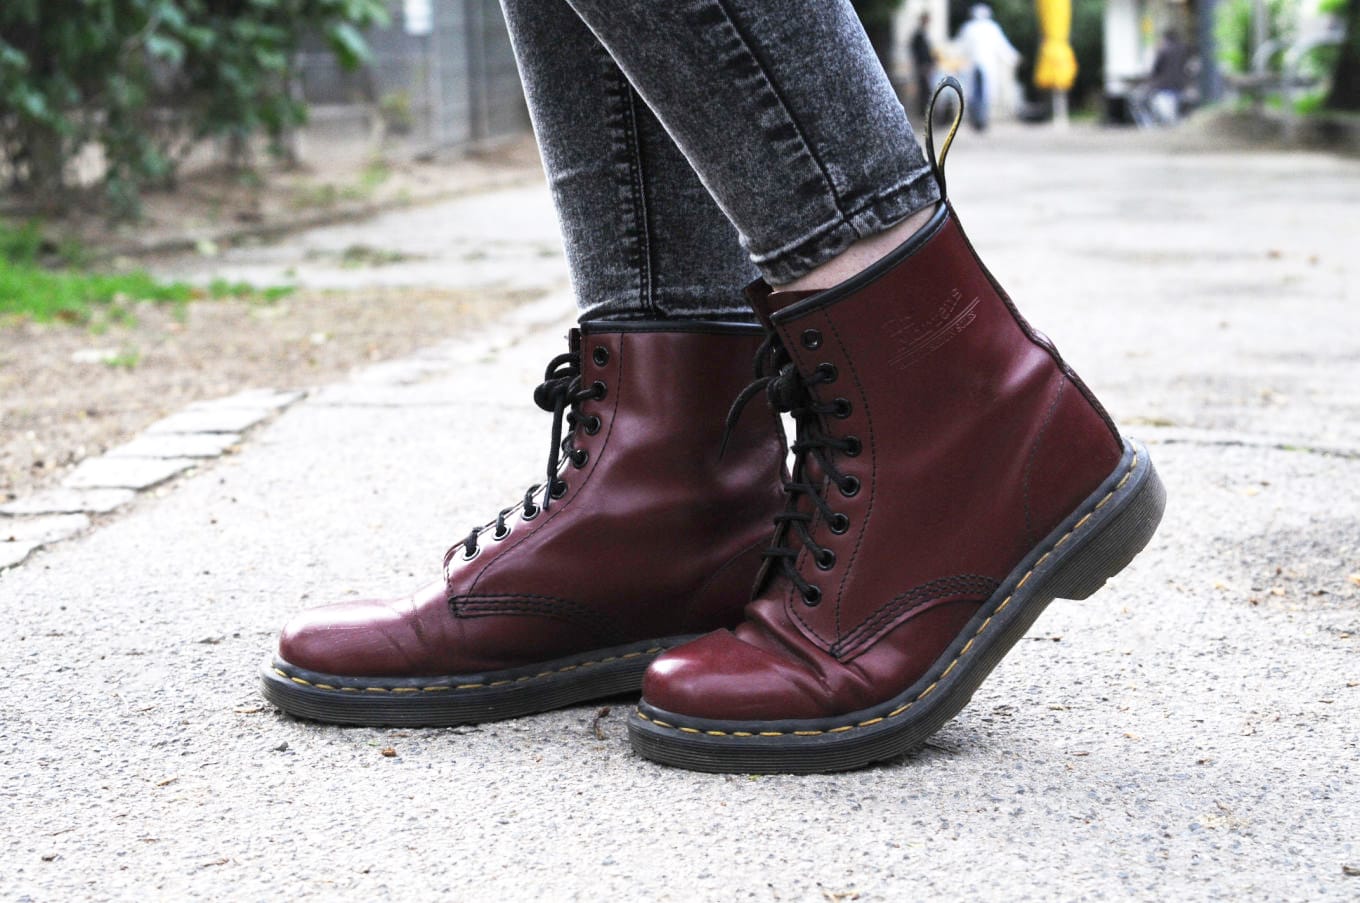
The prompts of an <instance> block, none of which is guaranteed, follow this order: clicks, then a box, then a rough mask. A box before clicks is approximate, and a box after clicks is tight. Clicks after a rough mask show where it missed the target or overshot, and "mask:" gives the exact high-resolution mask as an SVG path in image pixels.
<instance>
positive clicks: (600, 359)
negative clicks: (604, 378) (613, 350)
mask: <svg viewBox="0 0 1360 903" xmlns="http://www.w3.org/2000/svg"><path fill="white" fill-rule="evenodd" d="M590 358H591V360H593V361H594V362H595V366H597V367H603V366H604V365H605V364H607V363H609V349H608V348H606V347H604V346H603V345H596V346H595V350H594V351H593V352H591V355H590Z"/></svg>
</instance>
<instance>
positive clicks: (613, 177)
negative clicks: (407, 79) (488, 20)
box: [502, 0, 757, 320]
mask: <svg viewBox="0 0 1360 903" xmlns="http://www.w3.org/2000/svg"><path fill="white" fill-rule="evenodd" d="M502 7H503V9H504V11H505V17H506V22H507V24H508V25H509V29H510V38H511V42H512V44H513V46H514V50H515V58H516V61H517V63H518V65H519V70H520V77H521V80H522V81H523V83H524V90H525V96H526V98H527V100H528V103H529V113H530V117H531V119H532V121H533V125H534V132H535V135H536V136H537V139H538V145H539V149H540V151H541V153H542V156H543V164H544V168H545V170H546V171H547V175H548V181H549V184H550V185H551V187H552V193H553V200H554V202H555V204H556V206H557V210H558V218H559V220H560V222H561V226H562V237H563V242H564V244H565V246H566V251H567V260H568V262H569V264H570V268H571V274H572V282H573V285H574V288H575V292H576V296H577V301H578V303H579V305H580V307H581V310H582V316H583V317H585V318H592V319H598V318H609V319H653V320H655V319H667V318H677V317H707V318H728V319H749V318H750V308H749V307H748V306H747V305H746V304H745V302H744V301H743V300H742V297H741V292H742V289H743V288H744V287H745V286H746V285H747V283H749V282H750V281H751V280H752V279H754V278H755V277H756V275H757V273H756V270H755V267H754V266H752V265H751V263H750V261H749V260H748V259H747V258H746V255H745V253H744V252H743V250H742V248H741V246H740V245H739V244H738V241H737V232H736V229H735V228H734V227H733V226H732V224H731V222H729V221H728V219H727V218H726V217H725V216H724V215H723V213H722V211H721V210H719V209H718V207H717V205H716V204H714V202H713V200H712V198H711V197H710V196H709V194H708V192H707V191H705V189H704V187H703V185H702V184H700V182H699V179H698V177H697V176H696V175H695V173H694V170H693V169H692V168H691V167H690V166H689V164H688V163H687V162H686V161H685V158H684V157H683V156H682V155H681V154H680V152H679V150H677V149H676V147H675V143H674V142H673V141H672V140H671V139H670V137H669V136H668V135H667V134H666V131H665V129H663V128H662V127H661V125H660V123H658V122H657V120H656V116H655V115H654V114H653V113H652V111H651V110H650V109H648V108H647V105H646V104H644V103H643V102H642V100H641V98H639V97H638V95H637V92H636V91H634V90H633V87H632V86H631V85H630V84H629V83H628V80H627V79H626V78H624V76H623V73H622V72H621V71H619V67H618V65H617V64H616V63H615V62H614V60H613V58H612V57H610V55H609V53H608V51H606V50H605V49H604V47H603V46H601V44H600V42H599V41H598V40H596V38H595V37H594V35H592V34H591V33H590V30H589V29H588V28H586V26H585V24H584V23H582V22H581V20H580V19H579V18H578V17H577V16H576V14H575V13H574V12H572V10H571V8H570V7H569V6H567V5H566V3H565V2H563V0H502Z"/></svg>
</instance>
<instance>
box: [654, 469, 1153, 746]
mask: <svg viewBox="0 0 1360 903" xmlns="http://www.w3.org/2000/svg"><path fill="white" fill-rule="evenodd" d="M1137 468H1138V454H1137V453H1136V452H1135V453H1134V456H1133V458H1132V460H1131V461H1130V462H1129V469H1128V472H1127V473H1125V474H1124V477H1123V479H1121V480H1120V481H1119V482H1118V483H1116V484H1115V487H1114V489H1111V490H1110V491H1109V492H1108V493H1106V495H1105V497H1104V498H1103V499H1101V500H1100V501H1099V502H1097V503H1096V505H1095V507H1094V508H1092V509H1091V510H1090V511H1088V512H1087V513H1086V515H1085V516H1083V517H1082V518H1081V520H1079V521H1077V522H1076V523H1075V524H1073V525H1072V529H1070V530H1068V531H1067V532H1066V533H1064V534H1063V535H1062V537H1060V538H1059V539H1058V541H1057V542H1055V543H1053V546H1052V547H1051V548H1050V549H1049V550H1048V551H1046V552H1044V554H1043V555H1042V556H1041V557H1040V558H1039V560H1038V561H1036V562H1035V563H1034V567H1033V568H1031V569H1030V570H1029V571H1028V572H1027V573H1026V574H1025V576H1024V577H1021V578H1020V582H1019V583H1017V584H1016V585H1015V588H1016V589H1019V588H1020V587H1022V586H1024V585H1025V581H1026V580H1028V579H1029V578H1030V575H1031V574H1033V573H1034V570H1035V569H1036V568H1038V567H1039V565H1041V564H1043V563H1044V560H1045V559H1047V558H1048V556H1049V555H1051V554H1052V553H1053V551H1054V550H1056V549H1057V548H1058V547H1059V546H1061V545H1062V544H1063V543H1065V542H1067V540H1069V539H1071V538H1072V535H1073V534H1074V533H1076V532H1077V531H1078V530H1080V529H1081V528H1082V527H1084V526H1085V525H1086V524H1087V522H1089V521H1090V520H1091V516H1092V515H1093V514H1094V513H1095V512H1096V511H1097V510H1098V509H1099V508H1100V507H1101V506H1102V505H1104V504H1105V503H1106V502H1108V501H1109V500H1110V499H1111V498H1113V497H1114V495H1115V493H1117V492H1118V491H1119V490H1120V489H1123V488H1124V485H1125V484H1126V483H1128V481H1129V479H1130V478H1131V477H1132V476H1133V472H1134V471H1135V470H1136V469H1137ZM1014 598H1015V593H1014V592H1013V591H1012V593H1011V595H1009V596H1007V597H1006V598H1005V599H1004V600H1003V601H1002V603H1001V604H1000V605H998V606H997V607H996V611H994V612H992V614H991V615H990V616H989V617H988V618H987V619H986V620H984V621H983V622H982V623H981V624H979V625H978V629H977V630H975V631H974V632H973V635H972V636H971V637H969V638H968V642H966V643H964V644H963V648H961V649H960V650H959V653H958V655H956V656H954V660H953V661H951V662H950V663H949V664H948V666H946V667H945V669H944V671H943V672H942V673H941V674H940V678H939V680H936V681H935V682H934V683H932V684H931V685H930V686H928V687H926V688H925V689H924V690H922V691H921V693H920V695H918V696H917V697H916V698H915V699H913V700H912V701H910V702H908V703H906V704H905V705H901V706H898V707H897V708H895V709H893V710H892V711H891V712H889V713H888V714H887V715H885V716H880V717H878V718H870V719H868V720H867V721H860V722H858V723H856V724H847V725H843V726H841V727H833V728H829V729H828V730H825V731H793V732H792V733H793V734H794V735H795V736H798V737H816V736H819V735H821V734H824V733H831V734H839V733H842V732H844V731H848V730H851V729H853V728H858V727H870V726H871V725H875V724H878V723H879V722H880V721H883V720H884V718H896V717H897V716H898V715H901V714H902V713H903V712H905V711H907V709H910V708H911V707H912V706H913V705H915V704H916V703H918V702H920V701H921V700H922V699H925V698H926V696H928V695H929V694H930V693H932V692H934V690H935V688H936V687H937V686H939V683H940V680H943V679H944V678H945V677H946V676H948V674H949V672H950V671H953V670H954V666H955V665H957V664H958V663H959V659H961V658H963V656H964V655H966V654H967V652H968V650H969V649H971V648H972V646H973V642H974V640H976V639H977V638H978V637H980V636H982V632H983V631H984V630H986V629H987V627H988V625H990V624H991V623H992V620H993V619H994V618H995V617H996V616H997V615H998V614H1000V613H1001V612H1002V610H1003V609H1005V607H1006V606H1007V605H1010V604H1011V600H1012V599H1014ZM638 714H639V715H641V716H642V717H643V718H644V719H646V720H647V721H650V722H651V723H652V724H656V725H659V726H661V727H669V728H672V729H674V730H680V731H683V732H685V733H687V734H697V733H701V732H700V731H698V730H696V729H695V728H692V727H676V726H675V725H671V724H666V723H665V722H662V721H656V720H655V719H652V718H648V717H647V716H646V715H643V714H642V712H641V710H639V711H638ZM707 733H713V732H712V731H708V732H707ZM731 735H732V736H734V737H749V736H752V734H751V733H750V732H748V731H733V732H732V734H731ZM784 735H785V732H784V731H760V732H759V733H758V734H756V735H755V736H759V737H782V736H784Z"/></svg>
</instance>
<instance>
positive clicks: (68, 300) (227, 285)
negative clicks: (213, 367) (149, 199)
mask: <svg viewBox="0 0 1360 903" xmlns="http://www.w3.org/2000/svg"><path fill="white" fill-rule="evenodd" d="M84 257H85V254H84V253H83V251H82V250H81V249H80V248H79V247H78V246H76V245H73V244H69V243H68V244H55V243H53V242H51V241H50V240H48V238H47V237H46V236H45V235H44V234H43V230H42V228H41V226H40V225H39V224H38V223H37V222H28V223H24V224H21V225H17V226H16V225H10V224H7V223H5V222H4V221H0V326H3V325H4V323H5V322H6V321H7V320H12V319H28V320H33V321H35V322H39V323H47V322H51V321H53V320H58V321H63V322H67V323H76V324H82V325H83V324H96V323H100V322H102V323H108V322H126V321H129V320H131V319H132V312H131V308H132V307H133V305H136V304H138V303H140V302H143V301H150V302H155V303H170V304H175V305H184V304H187V303H188V302H189V301H192V300H195V299H198V298H236V299H242V300H247V301H258V302H263V303H270V302H273V301H277V300H278V299H279V298H282V297H284V296H285V295H287V294H289V293H290V292H292V291H293V289H292V287H291V286H271V287H266V288H263V289H261V288H257V287H256V286H254V285H251V284H250V283H245V282H228V281H226V280H221V279H219V280H215V281H213V282H212V283H211V284H210V285H208V287H207V288H206V289H202V288H196V287H195V286H192V285H190V284H188V283H187V282H163V281H161V280H159V279H157V278H156V277H154V276H152V275H151V274H150V273H148V272H146V271H145V270H131V271H127V272H118V273H106V272H97V271H93V272H92V271H90V270H89V269H88V268H86V267H85V266H83V260H84Z"/></svg>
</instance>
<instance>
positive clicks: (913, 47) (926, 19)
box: [909, 13, 935, 116]
mask: <svg viewBox="0 0 1360 903" xmlns="http://www.w3.org/2000/svg"><path fill="white" fill-rule="evenodd" d="M909 49H910V52H911V73H912V77H913V78H915V80H916V109H917V110H918V111H920V113H921V115H922V116H924V115H925V114H926V107H927V106H929V104H930V92H931V89H932V88H934V87H935V47H934V45H932V44H931V43H930V13H921V18H920V20H919V21H918V22H917V25H916V31H915V33H913V34H912V36H911V44H910V46H909Z"/></svg>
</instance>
